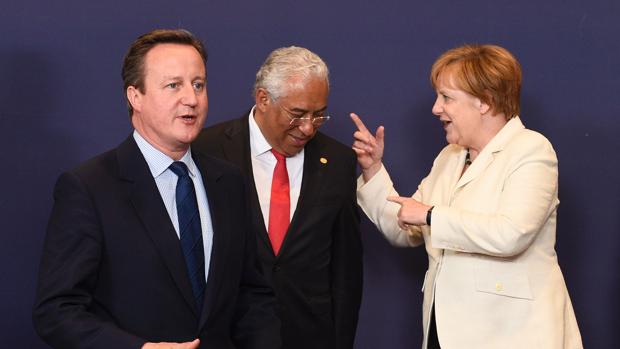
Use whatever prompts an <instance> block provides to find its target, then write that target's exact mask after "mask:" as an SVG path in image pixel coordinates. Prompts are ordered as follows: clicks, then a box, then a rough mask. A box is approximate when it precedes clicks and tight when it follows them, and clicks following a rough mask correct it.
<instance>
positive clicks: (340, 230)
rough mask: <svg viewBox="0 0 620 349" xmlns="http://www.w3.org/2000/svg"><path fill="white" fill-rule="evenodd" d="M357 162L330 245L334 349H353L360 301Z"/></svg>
mask: <svg viewBox="0 0 620 349" xmlns="http://www.w3.org/2000/svg"><path fill="white" fill-rule="evenodd" d="M356 164H357V162H356V160H355V157H354V156H353V155H352V154H351V163H350V164H349V167H348V168H349V176H347V179H346V180H347V182H346V183H347V185H346V191H347V196H346V197H347V199H346V200H345V201H344V202H343V205H342V207H341V208H340V212H339V216H338V218H337V221H336V225H335V226H334V231H333V244H332V262H331V274H332V302H333V303H332V308H333V314H334V323H335V326H336V342H337V346H336V347H337V348H343V349H344V348H347V349H350V348H353V342H354V340H355V332H356V330H357V320H358V314H359V308H360V304H361V300H362V279H363V261H362V241H361V235H360V230H359V224H360V217H359V211H358V208H357V203H356V200H355V170H356Z"/></svg>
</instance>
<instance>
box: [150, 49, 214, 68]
mask: <svg viewBox="0 0 620 349" xmlns="http://www.w3.org/2000/svg"><path fill="white" fill-rule="evenodd" d="M144 70H145V72H146V73H148V72H153V73H175V72H178V71H181V70H199V71H200V70H201V71H202V75H204V71H205V66H204V61H203V59H202V56H201V55H200V53H198V51H197V50H196V49H195V48H194V47H193V46H191V45H183V44H157V45H155V46H154V47H153V48H151V49H150V50H149V51H148V52H147V54H146V56H145V58H144ZM147 75H148V74H147Z"/></svg>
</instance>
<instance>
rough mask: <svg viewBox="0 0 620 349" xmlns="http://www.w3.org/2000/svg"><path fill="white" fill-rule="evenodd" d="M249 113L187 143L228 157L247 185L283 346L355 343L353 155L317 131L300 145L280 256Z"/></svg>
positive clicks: (357, 264) (357, 255) (357, 279)
mask: <svg viewBox="0 0 620 349" xmlns="http://www.w3.org/2000/svg"><path fill="white" fill-rule="evenodd" d="M249 132H250V131H249V124H248V116H245V117H243V118H240V119H236V120H232V121H228V122H225V123H222V124H219V125H215V126H212V127H209V128H207V129H205V130H203V132H202V133H201V134H200V135H199V136H198V138H197V139H196V141H195V142H194V144H193V145H192V147H193V148H194V149H197V150H199V151H201V152H204V153H205V154H209V155H213V156H215V157H218V158H221V159H224V160H226V161H230V162H232V163H233V164H236V165H237V166H239V168H240V169H241V171H242V173H243V174H244V175H245V176H246V178H247V179H248V182H249V183H250V185H249V186H250V190H249V191H248V192H247V198H248V202H249V203H250V205H251V211H252V220H251V222H252V225H253V229H252V230H253V231H256V232H258V255H259V258H260V261H261V263H262V265H263V268H264V271H265V275H266V276H267V279H268V280H269V281H270V283H271V285H272V286H273V288H274V290H275V291H276V297H277V299H278V307H277V310H278V315H279V316H280V318H281V320H282V343H283V348H286V349H305V348H308V349H316V348H321V349H329V348H338V349H341V348H343V349H344V348H346V349H351V348H352V347H353V341H354V339H355V331H356V328H357V319H358V311H359V307H360V303H361V296H362V245H361V238H360V232H359V212H358V207H357V200H356V191H355V190H356V182H355V181H356V165H357V161H356V158H355V154H354V153H353V151H352V150H351V148H349V147H346V146H344V145H342V144H341V143H338V142H337V141H335V140H333V139H331V138H329V137H327V136H326V135H324V134H322V133H320V132H317V134H316V135H315V136H314V138H313V139H312V140H310V141H309V142H308V143H307V144H306V146H305V148H304V168H303V179H302V185H301V192H300V195H299V200H298V204H297V208H296V210H295V213H294V216H293V218H292V221H291V224H290V226H289V229H288V231H287V234H286V237H285V238H284V241H283V244H282V247H281V248H280V252H279V254H278V256H275V255H274V253H273V249H272V247H271V243H270V241H269V236H268V234H267V231H266V229H265V222H264V220H263V215H262V212H261V209H260V204H259V201H258V195H257V193H256V187H255V186H254V185H253V184H255V185H271V183H254V178H253V172H252V162H251V158H250V140H249V139H250V133H249Z"/></svg>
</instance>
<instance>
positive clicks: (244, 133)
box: [222, 112, 273, 253]
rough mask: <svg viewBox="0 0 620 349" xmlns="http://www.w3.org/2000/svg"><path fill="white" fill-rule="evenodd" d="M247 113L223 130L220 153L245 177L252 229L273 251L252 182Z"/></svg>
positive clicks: (252, 173)
mask: <svg viewBox="0 0 620 349" xmlns="http://www.w3.org/2000/svg"><path fill="white" fill-rule="evenodd" d="M248 115H249V112H248V114H246V116H245V117H242V118H240V119H237V120H235V121H234V122H233V123H232V124H231V125H230V127H229V128H227V129H226V130H225V131H224V140H223V142H222V153H223V154H224V157H225V159H226V160H228V161H230V162H232V163H233V164H235V165H237V166H238V167H239V168H240V169H241V172H242V173H243V175H244V176H245V178H246V179H247V185H248V190H249V199H250V211H251V212H250V213H251V215H252V229H253V230H254V231H256V232H258V236H259V240H260V241H261V242H260V243H262V244H264V246H265V247H266V248H268V249H269V250H271V251H273V249H272V247H271V241H270V240H269V235H268V234H267V229H266V228H265V220H264V218H263V214H262V210H261V207H260V202H259V201H258V193H257V192H256V184H255V183H254V172H253V169H252V154H251V150H250V128H249V127H250V126H249V123H248V122H249V121H248V117H249V116H248ZM272 253H273V252H272Z"/></svg>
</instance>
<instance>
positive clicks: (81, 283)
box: [33, 173, 145, 349]
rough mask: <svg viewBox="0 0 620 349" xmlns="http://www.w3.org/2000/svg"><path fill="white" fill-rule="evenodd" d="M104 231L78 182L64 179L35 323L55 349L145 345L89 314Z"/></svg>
mask: <svg viewBox="0 0 620 349" xmlns="http://www.w3.org/2000/svg"><path fill="white" fill-rule="evenodd" d="M101 251H102V237H101V225H100V223H99V221H98V218H97V213H96V209H95V205H94V204H93V201H92V200H91V199H90V197H89V195H88V192H87V189H86V187H85V185H84V184H83V182H82V181H81V180H80V179H79V177H78V176H77V175H75V174H73V173H64V174H63V175H61V176H60V178H59V179H58V181H57V183H56V186H55V189H54V206H53V208H52V213H51V217H50V220H49V223H48V227H47V234H46V238H45V242H44V247H43V253H42V257H41V264H40V268H39V279H38V287H37V294H36V301H35V306H34V311H33V321H34V325H35V329H36V331H37V333H38V334H39V335H40V336H41V338H43V339H44V340H45V341H46V342H47V343H48V344H49V345H50V346H52V347H53V348H63V349H72V348H102V349H103V348H132V349H136V348H140V347H141V346H142V345H143V344H144V343H145V340H143V339H141V338H139V337H137V336H135V335H132V334H130V333H127V332H125V331H123V330H121V329H120V328H118V327H117V326H115V325H114V324H113V323H112V322H110V321H105V320H103V319H101V318H99V317H97V316H95V315H94V314H93V313H91V312H89V310H88V309H89V307H90V305H91V304H92V302H93V289H94V287H95V284H96V282H97V270H98V268H99V264H100V262H101Z"/></svg>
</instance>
